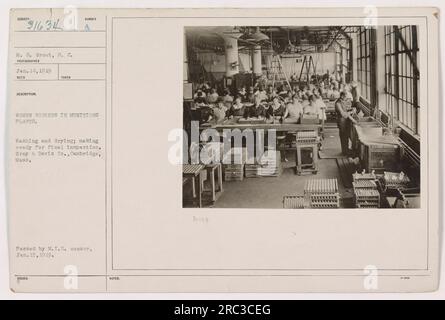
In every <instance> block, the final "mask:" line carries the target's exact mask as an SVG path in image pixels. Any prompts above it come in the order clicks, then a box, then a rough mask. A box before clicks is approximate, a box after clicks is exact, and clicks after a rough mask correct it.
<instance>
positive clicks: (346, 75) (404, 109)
mask: <svg viewBox="0 0 445 320" xmlns="http://www.w3.org/2000/svg"><path fill="white" fill-rule="evenodd" d="M183 54H184V66H183V71H184V72H183V80H184V83H183V130H184V149H183V168H182V171H183V172H182V186H183V188H182V192H183V195H182V196H183V207H185V208H190V207H193V208H197V207H198V208H258V209H261V208H267V209H270V208H277V209H278V208H284V209H312V208H315V209H323V208H326V209H337V208H359V209H360V208H368V209H370V208H372V209H376V208H379V209H384V208H406V209H409V208H420V197H421V193H420V171H421V170H420V162H421V161H420V149H421V148H420V141H421V140H420V139H421V137H420V121H419V118H420V116H421V111H420V108H421V107H422V106H420V98H419V96H420V94H421V93H420V92H419V91H420V90H419V88H420V84H419V82H420V74H421V72H422V70H420V69H421V68H420V66H419V60H420V59H419V39H418V26H416V25H378V26H371V25H369V26H368V25H344V26H339V25H326V26H289V25H283V26H279V25H274V26H255V25H252V26H250V25H248V26H190V27H185V28H184V53H183Z"/></svg>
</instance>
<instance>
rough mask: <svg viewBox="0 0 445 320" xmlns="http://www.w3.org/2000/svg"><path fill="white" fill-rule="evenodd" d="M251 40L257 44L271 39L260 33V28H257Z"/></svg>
mask: <svg viewBox="0 0 445 320" xmlns="http://www.w3.org/2000/svg"><path fill="white" fill-rule="evenodd" d="M249 38H250V39H252V40H253V41H257V42H261V41H269V37H268V36H267V35H265V34H264V33H262V32H261V31H260V27H256V31H255V33H253V34H251V35H250V37H249Z"/></svg>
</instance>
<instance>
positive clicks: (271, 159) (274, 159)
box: [258, 150, 282, 177]
mask: <svg viewBox="0 0 445 320" xmlns="http://www.w3.org/2000/svg"><path fill="white" fill-rule="evenodd" d="M281 172H282V166H281V154H280V151H276V150H268V151H266V152H265V153H264V154H263V155H262V156H261V158H260V160H259V167H258V176H260V177H278V176H280V175H281Z"/></svg>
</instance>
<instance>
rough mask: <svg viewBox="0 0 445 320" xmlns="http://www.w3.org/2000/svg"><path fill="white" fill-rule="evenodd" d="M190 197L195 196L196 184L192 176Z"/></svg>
mask: <svg viewBox="0 0 445 320" xmlns="http://www.w3.org/2000/svg"><path fill="white" fill-rule="evenodd" d="M192 198H193V199H195V198H196V185H195V178H194V177H193V178H192Z"/></svg>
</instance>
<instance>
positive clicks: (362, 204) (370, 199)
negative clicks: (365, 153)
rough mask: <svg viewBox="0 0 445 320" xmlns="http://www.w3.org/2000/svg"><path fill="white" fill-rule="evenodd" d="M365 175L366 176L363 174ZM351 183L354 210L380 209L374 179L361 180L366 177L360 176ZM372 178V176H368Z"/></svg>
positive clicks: (378, 195)
mask: <svg viewBox="0 0 445 320" xmlns="http://www.w3.org/2000/svg"><path fill="white" fill-rule="evenodd" d="M365 175H366V174H365ZM360 177H361V178H362V179H357V180H355V181H353V182H352V186H353V189H354V201H355V207H356V208H380V192H379V191H378V189H377V183H376V181H375V179H363V178H364V177H366V176H363V175H362V176H360ZM368 177H372V174H368Z"/></svg>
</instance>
